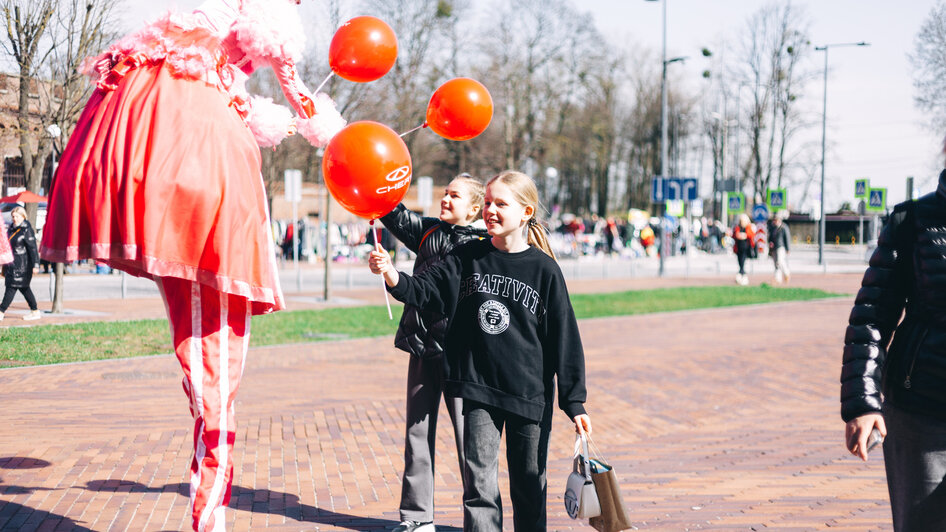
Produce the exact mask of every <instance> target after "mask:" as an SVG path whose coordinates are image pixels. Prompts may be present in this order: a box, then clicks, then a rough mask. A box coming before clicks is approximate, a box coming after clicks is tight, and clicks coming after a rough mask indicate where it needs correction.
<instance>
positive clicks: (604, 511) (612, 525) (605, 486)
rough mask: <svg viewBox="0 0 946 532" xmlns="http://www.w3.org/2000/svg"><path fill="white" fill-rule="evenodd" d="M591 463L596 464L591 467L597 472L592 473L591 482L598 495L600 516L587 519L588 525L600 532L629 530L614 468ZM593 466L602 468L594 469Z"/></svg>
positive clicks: (602, 463)
mask: <svg viewBox="0 0 946 532" xmlns="http://www.w3.org/2000/svg"><path fill="white" fill-rule="evenodd" d="M593 462H597V464H593V465H592V471H594V470H595V469H597V470H598V471H599V472H593V473H592V474H591V480H592V482H594V484H595V492H596V493H597V494H598V504H599V505H600V506H601V515H599V516H598V517H592V518H591V519H589V520H588V524H590V525H591V526H592V527H593V528H594V529H595V530H599V531H601V532H618V531H619V530H627V529H629V528H631V520H630V519H629V518H628V517H627V507H625V506H624V498H623V497H621V487H620V486H619V485H618V479H617V476H615V474H614V468H612V467H611V466H609V465H607V464H605V463H604V462H601V461H600V460H594V461H593ZM595 465H600V466H604V467H597V468H596V467H595ZM605 468H606V469H605Z"/></svg>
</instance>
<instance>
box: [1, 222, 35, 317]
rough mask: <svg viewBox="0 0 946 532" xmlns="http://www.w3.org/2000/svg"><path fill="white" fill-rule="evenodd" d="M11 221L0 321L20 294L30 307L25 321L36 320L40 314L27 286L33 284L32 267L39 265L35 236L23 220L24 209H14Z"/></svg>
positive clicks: (28, 223)
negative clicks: (11, 254)
mask: <svg viewBox="0 0 946 532" xmlns="http://www.w3.org/2000/svg"><path fill="white" fill-rule="evenodd" d="M10 214H11V215H12V217H13V224H12V225H11V226H10V229H9V230H8V233H9V237H8V238H9V239H10V249H11V250H12V252H13V262H12V263H10V264H7V265H5V266H4V267H3V278H4V279H3V280H4V285H5V288H6V290H4V293H3V301H2V302H0V320H3V314H4V313H5V312H6V311H7V308H9V307H10V303H12V302H13V296H14V295H16V292H17V291H18V290H19V292H20V293H21V294H23V297H25V298H26V304H28V305H29V306H30V312H29V313H28V314H26V315H25V316H23V319H24V320H37V319H39V318H40V316H41V314H40V312H39V307H38V306H37V305H36V296H34V295H33V290H32V289H30V282H31V281H32V280H33V267H34V266H36V264H37V263H39V252H38V251H37V249H36V234H35V233H33V226H32V225H30V222H29V220H27V219H26V209H24V208H23V207H16V208H14V209H13V212H12V213H10Z"/></svg>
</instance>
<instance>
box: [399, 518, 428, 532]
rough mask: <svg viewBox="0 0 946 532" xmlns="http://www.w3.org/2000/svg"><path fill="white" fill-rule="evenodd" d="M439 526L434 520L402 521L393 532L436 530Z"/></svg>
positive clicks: (426, 531)
mask: <svg viewBox="0 0 946 532" xmlns="http://www.w3.org/2000/svg"><path fill="white" fill-rule="evenodd" d="M436 530H437V528H436V527H435V526H434V524H433V523H432V522H429V521H428V522H426V523H421V522H419V521H401V524H399V525H397V526H396V527H394V530H393V531H392V532H435V531H436Z"/></svg>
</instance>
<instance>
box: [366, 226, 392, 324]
mask: <svg viewBox="0 0 946 532" xmlns="http://www.w3.org/2000/svg"><path fill="white" fill-rule="evenodd" d="M368 224H369V225H371V231H372V232H373V233H374V245H375V248H376V249H377V250H378V251H381V250H382V249H383V248H382V247H381V238H380V236H379V235H380V230H379V229H378V228H377V227H375V225H374V220H371V221H370V222H368ZM391 266H394V263H393V262H392V263H391ZM381 289H382V290H383V291H384V304H385V305H387V306H388V319H389V320H393V319H394V315H393V314H391V300H390V299H388V287H387V286H385V282H384V275H382V276H381Z"/></svg>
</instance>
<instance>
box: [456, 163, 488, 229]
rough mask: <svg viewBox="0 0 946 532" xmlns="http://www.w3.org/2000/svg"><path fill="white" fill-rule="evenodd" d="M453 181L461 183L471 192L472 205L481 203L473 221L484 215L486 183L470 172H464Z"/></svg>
mask: <svg viewBox="0 0 946 532" xmlns="http://www.w3.org/2000/svg"><path fill="white" fill-rule="evenodd" d="M450 182H451V183H460V184H461V185H463V186H464V187H466V191H467V192H469V193H470V205H479V206H480V208H479V210H477V211H476V214H475V215H474V216H473V219H472V220H470V221H471V222H475V221H476V220H479V219H480V218H482V217H483V198H484V197H485V196H486V185H484V184H483V183H482V182H481V181H480V180H479V179H476V178H475V177H473V176H471V175H470V174H467V173H463V174H460V175H458V176H456V177H454V178H453V180H452V181H450Z"/></svg>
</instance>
